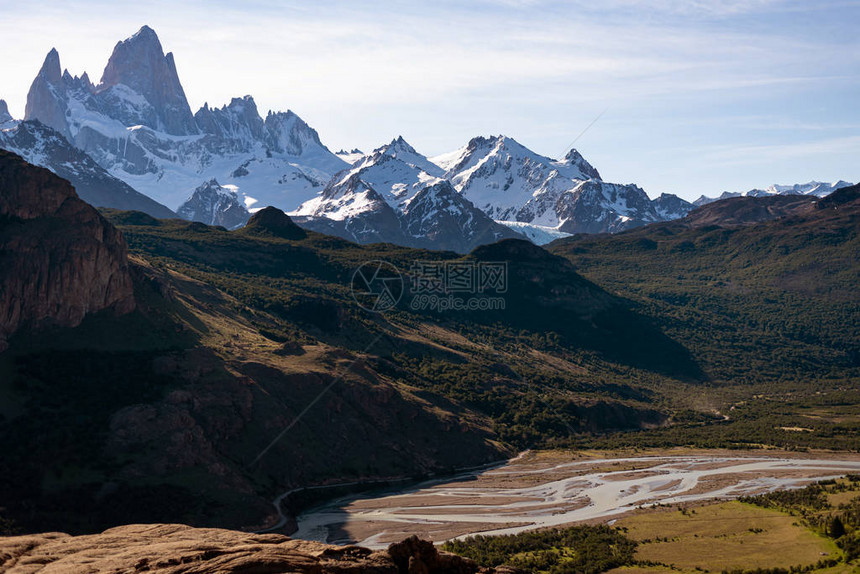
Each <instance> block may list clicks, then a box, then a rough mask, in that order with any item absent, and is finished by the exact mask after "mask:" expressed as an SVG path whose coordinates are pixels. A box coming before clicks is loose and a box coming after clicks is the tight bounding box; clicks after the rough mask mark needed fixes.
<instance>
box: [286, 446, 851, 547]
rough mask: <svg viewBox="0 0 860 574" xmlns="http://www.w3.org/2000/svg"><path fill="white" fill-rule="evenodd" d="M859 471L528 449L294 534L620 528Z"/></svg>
mask: <svg viewBox="0 0 860 574" xmlns="http://www.w3.org/2000/svg"><path fill="white" fill-rule="evenodd" d="M858 472H860V455H858V454H854V453H832V452H816V453H788V452H784V451H767V450H752V451H735V450H731V451H704V450H692V449H669V450H661V451H656V450H655V451H639V452H636V453H629V452H628V453H626V454H625V453H621V452H614V453H613V452H605V451H603V452H601V451H584V452H582V451H581V452H577V453H572V452H562V451H538V452H528V453H526V454H525V455H523V456H520V457H518V458H516V459H514V460H512V461H510V462H509V463H507V464H504V465H501V466H499V467H496V468H493V469H490V470H479V471H474V472H468V473H463V474H461V475H458V476H457V477H454V478H448V479H445V480H434V481H428V482H425V483H422V484H418V485H414V486H412V487H409V488H401V489H399V490H397V491H394V490H388V491H386V492H379V493H376V495H370V496H369V495H366V494H365V495H361V496H351V497H348V498H341V499H339V500H336V501H332V502H330V503H328V504H325V505H323V506H321V507H317V508H315V509H312V510H310V511H308V512H306V513H304V514H303V515H301V516H299V517H298V526H299V530H298V531H297V532H296V533H295V534H294V535H293V536H295V537H297V538H304V539H309V540H318V541H321V542H329V543H340V544H343V543H359V544H361V545H363V546H368V547H371V548H383V547H385V546H387V545H388V544H389V543H391V542H394V541H397V540H402V539H403V538H405V537H406V536H409V535H411V534H417V535H419V536H420V537H422V538H426V539H430V540H434V541H436V542H441V541H443V540H447V539H451V538H455V537H463V536H467V535H471V534H476V533H482V534H493V535H497V534H513V533H518V532H523V531H527V530H532V529H535V528H542V527H551V526H562V525H568V524H571V523H581V522H606V521H609V522H610V523H615V522H616V521H617V520H619V519H620V518H622V517H625V516H628V515H633V516H635V515H637V514H639V513H642V512H644V511H645V510H644V509H646V508H648V509H650V508H659V507H663V506H666V505H673V506H674V505H690V504H696V503H701V502H703V501H713V500H715V499H717V500H725V499H734V498H738V497H740V496H749V495H756V494H761V493H765V492H770V491H773V490H778V489H784V488H794V487H799V486H803V485H806V484H809V483H811V482H813V481H816V480H822V479H827V478H834V477H838V476H843V475H845V474H850V473H858ZM813 562H814V561H813Z"/></svg>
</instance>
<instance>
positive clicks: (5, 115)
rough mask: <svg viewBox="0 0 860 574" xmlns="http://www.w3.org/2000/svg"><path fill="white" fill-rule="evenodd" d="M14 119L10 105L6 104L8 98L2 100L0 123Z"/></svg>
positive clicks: (0, 103) (0, 104) (0, 102)
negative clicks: (10, 111)
mask: <svg viewBox="0 0 860 574" xmlns="http://www.w3.org/2000/svg"><path fill="white" fill-rule="evenodd" d="M11 119H12V114H10V113H9V106H7V105H6V100H0V124H2V123H5V122H8V121H9V120H11Z"/></svg>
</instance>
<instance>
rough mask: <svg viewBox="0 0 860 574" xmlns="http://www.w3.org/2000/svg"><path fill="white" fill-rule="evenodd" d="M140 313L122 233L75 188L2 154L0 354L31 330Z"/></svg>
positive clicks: (0, 179)
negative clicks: (25, 328) (106, 313)
mask: <svg viewBox="0 0 860 574" xmlns="http://www.w3.org/2000/svg"><path fill="white" fill-rule="evenodd" d="M107 308H112V309H114V310H115V311H117V312H118V313H126V312H129V311H131V310H133V309H134V294H133V288H132V280H131V276H130V274H129V268H128V254H127V247H126V243H125V239H123V237H122V234H120V232H119V231H117V230H116V228H114V227H113V226H112V225H111V224H110V223H108V222H107V221H106V220H105V219H104V218H103V217H102V216H101V215H99V213H98V212H97V211H96V210H95V209H94V208H93V207H91V206H90V205H88V204H86V203H84V202H83V201H81V200H80V199H79V198H78V196H77V194H76V193H75V189H74V188H73V187H72V185H71V184H70V183H69V182H68V181H66V180H64V179H60V178H59V177H57V176H56V175H54V174H53V173H51V172H50V171H48V170H47V169H43V168H40V167H36V166H33V165H30V164H28V163H27V162H25V161H24V160H23V159H21V158H20V157H19V156H17V155H15V154H12V153H9V152H5V151H2V150H0V351H2V350H3V349H4V348H5V346H6V343H5V340H6V338H7V337H8V336H9V335H11V334H12V333H14V332H15V331H16V330H18V329H19V328H20V327H21V326H22V325H24V324H30V325H33V326H38V325H40V324H44V323H55V324H58V325H62V326H69V327H73V326H76V325H78V324H80V322H81V321H82V320H83V318H84V317H85V316H86V315H87V314H89V313H94V312H97V311H101V310H103V309H107Z"/></svg>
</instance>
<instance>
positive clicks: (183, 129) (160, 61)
mask: <svg viewBox="0 0 860 574" xmlns="http://www.w3.org/2000/svg"><path fill="white" fill-rule="evenodd" d="M119 85H123V86H126V87H127V88H128V89H129V90H131V91H132V92H134V93H135V94H137V95H139V96H142V97H143V98H144V99H145V100H146V103H147V104H149V106H148V107H147V106H139V107H138V109H137V110H135V111H136V112H137V113H136V114H135V115H128V116H127V117H125V118H122V119H123V121H124V123H126V124H127V125H128V124H131V125H144V126H148V127H150V128H152V129H154V130H159V131H164V132H166V133H168V134H170V135H192V134H196V133H198V130H197V125H196V124H195V122H194V116H193V115H192V113H191V108H190V107H189V105H188V100H187V99H186V98H185V91H184V90H183V89H182V84H180V82H179V75H178V73H177V71H176V63H175V62H174V59H173V54H172V53H168V54H166V55H165V53H164V50H163V49H162V47H161V41H159V39H158V35H156V33H155V31H154V30H153V29H152V28H150V27H149V26H143V27H142V28H141V29H140V30H139V31H138V32H137V33H136V34H134V35H133V36H131V37H130V38H128V39H126V40H123V41H122V42H119V43H117V45H116V46H115V47H114V49H113V54H111V57H110V59H109V60H108V63H107V66H105V69H104V73H103V74H102V79H101V82H100V83H99V85H98V87H97V88H96V90H97V91H99V92H105V91H109V90H112V89H114V88H116V87H117V86H119ZM122 91H124V90H120V92H122ZM117 97H118V98H119V99H122V95H120V94H117ZM131 107H133V106H128V107H127V108H126V109H128V108H131ZM129 111H131V110H129Z"/></svg>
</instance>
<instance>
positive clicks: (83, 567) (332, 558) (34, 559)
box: [0, 524, 512, 574]
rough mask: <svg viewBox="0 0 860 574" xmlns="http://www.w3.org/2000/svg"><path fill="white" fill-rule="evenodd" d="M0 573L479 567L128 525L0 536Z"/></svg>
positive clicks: (416, 552) (394, 572)
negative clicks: (98, 530) (96, 531)
mask: <svg viewBox="0 0 860 574" xmlns="http://www.w3.org/2000/svg"><path fill="white" fill-rule="evenodd" d="M0 569H2V570H3V571H4V572H9V573H10V574H23V573H27V574H30V573H37V572H42V571H45V572H48V571H63V572H100V573H104V574H109V573H115V574H120V573H125V572H140V571H146V572H153V573H158V574H180V573H182V574H208V573H212V574H215V573H218V572H255V573H258V574H265V573H272V574H274V573H276V572H298V573H307V574H328V573H331V574H335V573H337V574H353V573H355V574H358V573H366V572H373V573H375V574H419V573H426V574H472V573H476V572H485V573H487V574H490V573H492V572H494V571H499V572H501V571H504V572H511V571H512V569H509V568H502V569H496V570H493V569H486V568H481V567H479V566H477V565H476V564H475V563H474V562H473V561H471V560H469V559H468V558H463V557H460V556H457V555H455V554H449V553H446V552H439V551H438V550H436V548H435V547H434V546H433V544H432V543H430V542H425V541H423V540H419V539H418V538H416V537H412V538H408V539H406V540H404V541H402V542H398V543H395V544H392V545H391V546H389V548H388V549H387V550H384V551H375V552H374V551H371V550H368V549H367V548H362V547H360V546H333V545H330V544H321V543H319V542H309V541H306V540H291V539H290V538H287V537H286V536H281V535H279V534H249V533H245V532H238V531H232V530H222V529H217V528H191V527H189V526H184V525H181V524H130V525H127V526H119V527H117V528H111V529H109V530H106V531H104V532H102V533H101V534H94V535H90V536H69V535H68V534H62V533H58V532H52V533H46V534H35V535H30V536H13V537H6V538H0Z"/></svg>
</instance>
